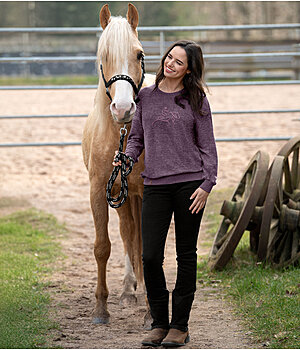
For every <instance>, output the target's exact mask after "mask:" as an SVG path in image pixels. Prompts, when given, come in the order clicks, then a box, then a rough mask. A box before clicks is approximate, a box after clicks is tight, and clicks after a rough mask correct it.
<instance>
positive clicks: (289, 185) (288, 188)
mask: <svg viewBox="0 0 300 350" xmlns="http://www.w3.org/2000/svg"><path fill="white" fill-rule="evenodd" d="M284 180H285V181H284V182H285V183H284V189H285V190H286V191H287V192H289V193H293V188H292V175H291V171H290V164H289V159H288V158H286V159H285V161H284Z"/></svg>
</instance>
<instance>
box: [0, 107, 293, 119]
mask: <svg viewBox="0 0 300 350" xmlns="http://www.w3.org/2000/svg"><path fill="white" fill-rule="evenodd" d="M269 113H300V109H260V110H247V111H212V114H213V115H228V114H230V115H240V114H269ZM87 116H88V114H46V115H0V120H1V119H43V118H45V119H48V118H49V119H51V118H86V117H87Z"/></svg>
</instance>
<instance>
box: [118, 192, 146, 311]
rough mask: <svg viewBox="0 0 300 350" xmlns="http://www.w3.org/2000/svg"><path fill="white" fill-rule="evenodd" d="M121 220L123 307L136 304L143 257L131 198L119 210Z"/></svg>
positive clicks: (121, 300)
mask: <svg viewBox="0 0 300 350" xmlns="http://www.w3.org/2000/svg"><path fill="white" fill-rule="evenodd" d="M117 212H118V215H119V220H120V233H121V237H122V240H123V245H124V251H125V274H124V280H123V284H124V288H123V293H122V295H121V298H120V304H121V305H122V306H128V305H132V304H135V303H136V302H137V298H136V296H135V291H136V288H137V278H136V274H137V268H138V266H139V265H140V262H139V259H140V257H141V246H140V244H139V240H140V237H138V235H139V234H140V232H139V230H137V228H136V224H135V222H134V218H133V213H132V208H131V205H130V198H129V197H128V198H127V200H126V203H125V204H124V205H123V206H122V207H121V208H119V209H118V210H117Z"/></svg>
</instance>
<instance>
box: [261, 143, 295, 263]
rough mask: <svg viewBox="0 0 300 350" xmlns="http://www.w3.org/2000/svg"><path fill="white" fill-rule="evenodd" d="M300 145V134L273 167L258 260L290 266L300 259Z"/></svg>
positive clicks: (263, 217)
mask: <svg viewBox="0 0 300 350" xmlns="http://www.w3.org/2000/svg"><path fill="white" fill-rule="evenodd" d="M299 147H300V137H295V138H293V139H291V140H290V141H289V142H288V143H287V144H286V145H285V146H284V147H283V148H282V149H281V150H280V151H279V153H278V154H280V155H279V156H276V157H275V159H274V161H273V163H272V166H271V168H270V170H271V172H270V179H269V184H268V190H267V194H266V198H265V204H264V210H263V215H262V220H261V224H260V236H259V247H258V260H260V261H262V260H265V259H266V260H268V261H269V262H271V263H272V264H273V265H275V266H276V267H284V266H288V265H290V264H292V263H294V262H296V261H297V260H298V259H299V258H300V229H299V226H300V203H299V199H300V198H299V193H300V191H299V186H300V181H299V177H300V172H299ZM290 165H291V166H290Z"/></svg>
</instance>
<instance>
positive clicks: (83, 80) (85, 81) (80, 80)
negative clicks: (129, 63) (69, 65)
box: [0, 75, 98, 86]
mask: <svg viewBox="0 0 300 350" xmlns="http://www.w3.org/2000/svg"><path fill="white" fill-rule="evenodd" d="M97 84H98V77H97V76H96V75H95V76H93V75H59V76H41V77H40V76H30V77H0V85H8V86H14V85H16V86H17V85H97Z"/></svg>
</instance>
